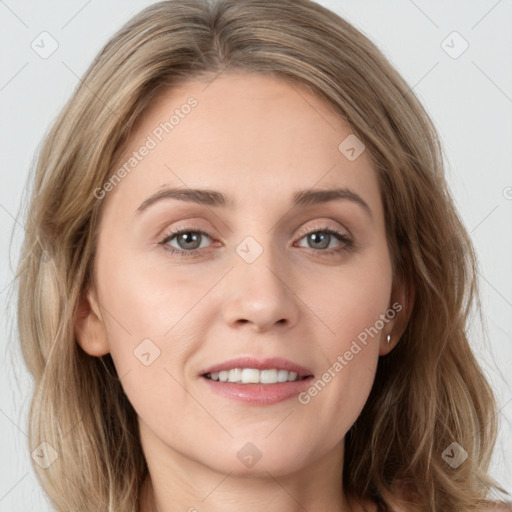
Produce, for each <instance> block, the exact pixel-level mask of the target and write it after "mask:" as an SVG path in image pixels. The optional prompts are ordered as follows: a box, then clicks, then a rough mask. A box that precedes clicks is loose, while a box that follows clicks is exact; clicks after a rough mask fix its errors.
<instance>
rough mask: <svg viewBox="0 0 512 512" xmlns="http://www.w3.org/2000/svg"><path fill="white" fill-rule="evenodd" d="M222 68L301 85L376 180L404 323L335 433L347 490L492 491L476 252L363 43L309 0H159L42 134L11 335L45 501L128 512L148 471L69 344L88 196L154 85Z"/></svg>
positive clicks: (439, 503)
mask: <svg viewBox="0 0 512 512" xmlns="http://www.w3.org/2000/svg"><path fill="white" fill-rule="evenodd" d="M229 70H244V71H247V72H254V73H270V74H272V75H274V76H277V77H281V78H283V79H286V80H289V81H296V82H297V83H301V84H303V85H305V86H306V87H308V88H309V90H311V91H312V92H313V93H314V94H317V95H319V96H320V97H321V98H324V99H325V100H326V101H328V102H329V103H330V104H331V105H332V106H333V108H334V109H335V110H336V111H337V112H338V113H339V115H340V116H341V118H343V119H344V120H345V121H346V122H347V123H348V124H349V125H350V127H351V129H352V131H353V133H355V134H356V135H357V137H359V138H360V139H361V140H362V141H363V142H364V144H365V145H366V149H367V151H368V153H369V155H370V157H371V159H372V162H373V164H374V168H375V172H376V174H377V176H378V180H379V184H380V189H381V194H382V199H383V204H384V206H385V220H386V230H387V237H388V242H389V247H390V251H391V254H392V259H393V265H394V267H393V269H394V277H395V278H398V277H399V276H404V277H405V278H406V279H408V280H409V281H410V282H412V284H413V286H414V289H415V301H414V306H413V310H412V313H411V318H410V321H409V323H408V325H407V328H406V330H405V332H404V334H403V336H402V337H401V339H400V341H399V343H398V345H397V346H396V348H395V349H394V350H393V351H392V352H391V353H390V354H388V355H387V356H385V357H382V358H381V360H380V362H379V365H378V369H377V376H376V380H375V383H374V386H373V389H372V391H371V394H370V397H369V399H368V401H367V403H366V405H365V407H364V410H363V411H362V413H361V415H360V417H359V418H358V420H357V421H356V423H355V424H354V425H353V427H352V428H351V429H350V431H349V432H348V434H347V438H346V452H345V461H344V474H343V485H344V489H345V491H346V493H347V495H348V496H349V497H353V498H355V499H360V498H361V499H362V498H365V499H366V498H369V499H372V500H374V501H376V502H377V503H379V504H380V505H381V506H382V508H383V509H386V510H391V509H394V508H395V509H398V508H399V507H400V506H403V505H404V503H405V502H407V509H408V510H411V511H413V510H414V511H420V510H421V511H423V512H425V511H431V512H434V511H442V512H455V511H456V510H465V511H468V512H469V511H476V510H479V507H480V506H481V505H482V504H483V503H484V500H485V499H486V497H487V496H488V495H489V492H490V491H491V490H493V489H498V490H500V491H502V492H505V491H504V489H502V488H501V487H499V485H498V484H497V483H496V482H494V481H493V480H492V479H491V478H490V477H489V475H488V474H487V472H488V468H489V462H490V457H491V453H492V450H493V447H494V443H495V438H496V429H497V425H496V405H495V399H494V397H493V393H492V390H491V388H490V386H489V384H488V382H487V381H486V379H485V377H484V375H483V373H482V371H481V369H480V367H479V365H478V363H477V361H476V358H475V356H474V355H473V353H472V351H471V349H470V345H469V343H468V339H467V335H466V330H467V323H468V318H469V315H470V312H471V310H472V308H473V307H474V306H478V307H479V305H480V303H479V300H478V289H477V280H476V257H475V253H474V250H473V247H472V243H471V240H470V238H469V236H468V234H467V232H466V231H465V228H464V226H463V224H462V222H461V220H460V218H459V217H458V214H457V212H456V210H455V208H454V205H453V200H452V198H451V196H450V193H449V191H448V188H447V185H446V182H445V177H444V170H443V161H442V149H441V146H440V143H439V140H438V137H437V134H436V131H435V129H434V126H433V124H432V122H431V120H430V119H429V117H428V115H427V113H426V112H425V110H424V109H423V107H422V106H421V104H420V103H419V101H418V100H417V98H416V97H415V95H414V93H413V91H412V90H411V89H410V88H409V87H408V85H407V84H406V82H405V81H404V80H403V79H402V78H401V76H400V75H399V74H398V73H397V71H395V70H394V69H393V67H392V66H391V64H390V63H389V62H388V61H387V60H386V58H385V57H384V56H383V55H382V53H381V52H380V51H379V50H378V49H377V48H376V46H375V45H374V44H373V43H372V42H371V41H370V40H369V39H368V38H367V37H365V36H364V35H363V34H361V33H360V32H359V31H358V30H356V29H355V28H354V27H353V26H352V25H350V24H349V23H348V22H346V21H345V20H343V19H342V18H340V17H338V16H337V15H336V14H334V13H333V12H331V11H329V10H328V9H326V8H323V7H321V6H320V5H318V4H316V3H314V2H311V1H309V0H294V1H292V0H270V1H268V0H227V1H218V2H214V1H210V2H209V1H207V0H204V1H203V0H173V1H167V2H160V3H156V4H154V5H152V6H150V7H148V8H146V9H144V10H143V11H141V12H140V13H139V14H138V15H136V16H135V17H134V18H132V19H131V20H130V21H129V22H128V23H127V24H126V25H124V26H123V27H122V28H121V29H120V30H119V31H118V32H117V33H116V34H115V35H114V36H113V37H112V39H111V40H110V41H108V42H107V44H106V45H105V46H104V48H103V49H102V50H101V52H100V53H99V55H98V56H97V57H96V58H95V59H94V61H93V62H92V64H91V66H90V67H89V69H88V70H87V72H86V73H85V76H84V77H83V79H82V80H81V83H80V85H79V86H78V87H77V89H76V90H75V91H74V93H73V95H72V97H71V99H70V100H69V101H68V103H67V104H66V105H65V107H64V108H63V110H62V111H61V113H60V115H59V116H58V118H57V119H56V121H55V123H54V124H53V126H52V128H51V130H50V131H49V132H48V134H47V136H46V137H45V140H44V143H43V145H42V147H41V150H40V153H39V157H38V161H37V166H36V173H35V177H34V179H33V181H32V185H33V191H32V195H31V200H30V205H29V210H28V212H27V221H26V235H25V239H24V244H23V248H22V258H21V260H20V264H19V268H18V277H19V300H18V327H19V332H20V340H21V344H22V349H23V354H24V358H25V360H26V363H27V365H28V368H29V370H30V372H31V373H32V375H33V378H34V384H35V390H34V395H33V399H32V403H31V409H30V422H29V439H30V445H31V449H33V448H35V447H36V446H38V445H39V444H40V443H41V442H43V441H44V442H45V443H47V445H45V449H46V450H49V451H50V453H51V455H52V458H55V454H56V455H57V458H56V460H55V461H54V462H53V463H52V464H51V465H50V466H49V467H48V468H46V469H43V468H42V467H41V466H40V465H38V464H36V463H34V467H35V470H36V472H37V474H38V477H39V479H40V481H41V484H42V486H43V488H44V490H45V492H46V493H47V494H48V496H49V497H50V499H51V501H52V503H53V504H54V506H55V508H56V510H58V511H61V512H69V511H78V510H80V511H81V512H84V511H94V512H98V511H105V512H107V511H108V512H114V511H116V512H117V511H120V510H125V511H135V510H138V507H139V498H140V489H141V484H142V482H143V481H144V479H145V478H146V476H147V474H148V473H147V471H148V470H147V465H146V462H145V459H144V455H143V452H142V449H141V445H140V440H139V436H138V428H137V421H136V414H135V412H134V410H133V408H132V406H131V404H130V403H129V401H128V399H127V397H126V395H125V394H124V392H123V388H122V386H121V381H120V377H122V376H118V375H116V371H115V367H114V365H113V362H112V359H111V357H110V355H106V356H103V357H91V356H89V355H87V354H86V353H85V352H84V351H83V350H81V348H80V347H79V345H78V343H77V342H76V339H75V335H74V321H75V315H76V312H77V304H78V301H79V299H80V297H81V296H82V294H83V292H84V290H85V288H86V286H87V284H88V283H89V282H90V280H91V276H92V273H91V270H92V268H93V265H94V255H95V252H94V251H95V243H96V236H97V226H98V218H99V214H100V209H101V204H102V202H101V201H99V200H98V199H97V198H96V196H95V194H94V191H95V190H96V189H97V188H98V187H101V185H102V184H103V183H105V182H106V181H107V180H108V179H109V177H110V176H111V175H112V174H113V172H114V171H115V166H114V164H115V163H116V160H117V158H118V157H119V155H120V154H121V152H122V150H123V144H124V143H125V141H126V140H127V136H128V135H129V133H130V130H131V129H132V127H133V126H134V123H135V122H136V121H137V119H138V118H139V116H140V115H141V113H142V112H144V110H145V109H146V107H147V106H148V105H149V104H150V103H151V102H152V100H153V99H154V98H155V97H156V95H157V94H158V93H159V92H161V91H163V90H165V89H168V88H172V87H173V86H176V85H178V84H180V82H183V81H186V80H190V79H195V78H201V79H206V78H210V79H214V77H215V76H216V75H218V74H219V73H221V72H224V71H225V72H229ZM453 442H456V443H458V444H459V445H460V446H461V447H463V449H464V450H465V451H466V452H467V453H468V456H469V457H468V460H467V461H466V462H465V463H463V464H461V465H460V466H459V467H457V468H452V467H451V466H450V465H448V464H447V463H446V462H445V461H444V460H443V458H442V453H443V451H444V450H445V449H446V448H447V447H449V446H450V445H451V444H452V443H453ZM50 447H51V448H50ZM51 450H54V452H53V451H51ZM48 457H50V455H48ZM400 500H401V501H400Z"/></svg>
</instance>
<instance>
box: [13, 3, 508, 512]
mask: <svg viewBox="0 0 512 512" xmlns="http://www.w3.org/2000/svg"><path fill="white" fill-rule="evenodd" d="M26 229H27V232H26V238H25V242H24V248H23V258H22V260H21V263H20V268H19V287H20V288H19V296H20V298H21V299H20V301H19V306H18V307H19V329H20V338H21V342H22V346H23V350H24V355H25V359H26V361H27V364H28V366H29V368H30V371H31V372H32V374H33V376H34V379H35V384H36V387H35V393H34V397H33V402H32V407H31V414H30V439H31V443H32V445H33V446H34V448H36V454H38V457H39V459H40V461H39V462H37V460H36V463H35V467H36V470H37V471H38V475H39V477H40V479H41V482H42V485H43V487H44V489H45V491H46V492H47V493H48V495H49V497H50V499H51V500H52V502H53V504H54V506H55V508H56V510H59V511H69V510H81V511H84V510H95V511H97V510H105V511H118V510H127V511H140V512H149V511H159V512H168V511H174V510H223V511H225V510H231V509H234V508H235V507H236V508H240V506H242V507H243V508H244V509H245V510H250V509H254V510H261V509H262V508H265V509H267V510H269V511H271V510H280V511H283V510H284V511H286V510H299V509H300V510H302V509H304V510H324V511H326V510H332V511H334V510H336V511H340V510H342V511H348V510H351V511H358V512H359V511H363V510H366V511H377V510H386V511H391V510H393V511H420V510H421V511H427V510H428V511H442V512H452V511H456V510H467V511H470V510H473V511H476V510H491V509H492V510H507V508H506V507H507V506H506V504H504V503H502V504H498V503H495V504H494V505H493V504H491V503H490V502H488V501H487V500H488V496H489V493H490V491H492V490H493V489H498V490H500V491H502V492H505V490H504V489H502V488H501V487H500V486H499V484H498V483H496V482H494V481H493V480H492V479H491V478H490V477H489V476H488V474H487V470H488V465H489V460H490V456H491V453H492V448H493V445H494V440H495V435H496V423H495V416H496V406H495V401H494V397H493V395H492V392H491V389H490V387H489V385H488V383H487V382H486V380H485V378H484V375H483V373H482V371H481V369H480V367H479V366H478V363H477V361H476V359H475V357H474V355H473V354H472V352H471V349H470V345H469V343H468V339H467V335H466V328H467V317H468V313H469V310H470V308H471V306H472V304H473V300H474V299H475V298H476V297H477V287H476V278H475V275H476V263H475V255H474V251H473V248H472V245H471V241H470V239H469V237H468V234H467V232H466V231H465V230H464V227H463V225H462V223H461V221H460V219H459V217H458V215H457V212H456V210H455V208H454V205H453V202H452V199H451V196H450V194H449V191H448V189H447V186H446V183H445V180H444V175H443V166H442V158H441V150H440V144H439V142H438V139H437V136H436V133H435V130H434V128H433V126H432V123H431V121H430V119H429V117H428V115H427V114H426V113H425V111H424V109H423V108H422V106H421V105H420V103H419V102H418V100H417V99H416V98H415V96H414V94H413V93H412V91H411V90H410V89H409V88H408V87H407V85H406V83H405V82H404V81H403V79H402V78H401V77H400V76H399V75H398V73H397V72H396V71H395V70H394V69H393V68H392V67H391V65H390V64H389V63H388V62H387V60H386V59H385V58H384V57H383V55H382V54H381V53H380V52H379V50H378V49H377V48H376V47H375V46H374V45H373V44H372V43H371V42H370V41H369V40H368V39H367V38H366V37H364V36H363V35H362V34H361V33H360V32H358V31H357V30H356V29H355V28H354V27H352V26H351V25H350V24H348V23H347V22H346V21H344V20H343V19H341V18H339V17H338V16H336V15H335V14H333V13H332V12H330V11H328V10H327V9H325V8H322V7H320V6H319V5H317V4H315V3H313V2H310V1H307V0H300V1H298V2H291V1H288V0H276V1H274V0H272V1H261V0H238V1H234V0H228V1H224V2H215V3H212V2H202V1H200V0H197V1H192V2H190V1H185V0H176V1H170V2H162V3H158V4H154V5H153V6H151V7H148V8H147V9H145V10H144V11H142V12H141V13H139V14H138V15H137V16H136V17H134V18H133V19H132V20H131V21H130V22H129V23H127V24H126V25H125V26H124V27H123V28H122V29H121V30H120V31H119V32H118V33H117V34H116V35H115V36H114V37H113V38H112V39H111V40H110V41H109V42H108V43H107V45H106V46H105V47H104V48H103V50H102V51H101V52H100V54H99V55H98V56H97V57H96V59H95V60H94V62H93V63H92V65H91V67H90V68H89V70H88V71H87V73H86V74H85V77H84V78H83V81H82V82H81V85H80V86H79V87H78V89H77V90H76V92H75V93H74V95H73V96H72V98H71V99H70V101H69V103H68V104H67V105H66V107H65V108H64V109H63V111H62V113H61V114H60V116H59V118H58V119H57V120H56V122H55V125H54V126H53V128H52V130H51V131H50V133H49V134H48V136H47V138H46V140H45V143H44V146H43V148H42V150H41V154H40V158H39V162H38V167H37V174H36V178H35V186H34V191H33V196H32V200H31V205H30V211H29V215H28V222H27V228H26ZM37 450H38V451H37ZM36 458H37V457H36ZM36 458H35V459H36ZM493 506H494V507H497V508H492V507H493Z"/></svg>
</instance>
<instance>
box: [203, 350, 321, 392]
mask: <svg viewBox="0 0 512 512" xmlns="http://www.w3.org/2000/svg"><path fill="white" fill-rule="evenodd" d="M234 368H254V369H256V370H266V369H276V370H288V371H289V372H295V373H296V374H297V377H299V378H302V377H308V376H312V375H313V372H311V371H310V370H308V369H307V368H304V367H303V366H300V365H299V364H297V363H294V362H293V361H290V360H289V359H284V358H282V357H268V358H265V359H256V358H254V357H248V356H240V357H236V358H234V359H230V360H229V361H225V362H223V363H219V364H215V365H213V366H209V367H208V368H205V369H204V370H201V372H200V375H204V374H206V373H215V372H221V371H223V370H233V369H234ZM265 385H270V386H272V384H265Z"/></svg>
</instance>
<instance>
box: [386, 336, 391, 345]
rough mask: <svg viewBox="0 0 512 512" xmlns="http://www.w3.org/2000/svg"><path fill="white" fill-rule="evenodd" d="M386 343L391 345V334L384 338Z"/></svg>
mask: <svg viewBox="0 0 512 512" xmlns="http://www.w3.org/2000/svg"><path fill="white" fill-rule="evenodd" d="M386 343H387V344H388V345H389V344H390V343H391V334H388V335H387V336H386Z"/></svg>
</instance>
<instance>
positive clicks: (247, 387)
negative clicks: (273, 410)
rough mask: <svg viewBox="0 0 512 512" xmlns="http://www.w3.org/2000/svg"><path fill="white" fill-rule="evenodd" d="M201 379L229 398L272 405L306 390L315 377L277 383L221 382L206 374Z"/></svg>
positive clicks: (213, 389)
mask: <svg viewBox="0 0 512 512" xmlns="http://www.w3.org/2000/svg"><path fill="white" fill-rule="evenodd" d="M201 379H202V380H203V381H204V382H205V383H206V385H207V386H209V388H210V389H211V390H212V391H214V392H215V393H218V394H219V395H222V396H225V397H227V398H232V399H234V400H238V401H240V402H245V403H248V404H251V405H272V404H276V403H278V402H283V401H284V400H288V399H289V398H292V397H294V396H297V395H298V394H299V393H301V392H302V391H304V390H306V389H307V388H308V387H309V386H310V384H311V380H312V379H313V377H312V376H310V377H307V378H306V379H302V380H297V381H293V382H278V383H276V384H240V383H236V382H220V381H218V380H211V379H208V378H206V377H204V376H201Z"/></svg>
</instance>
